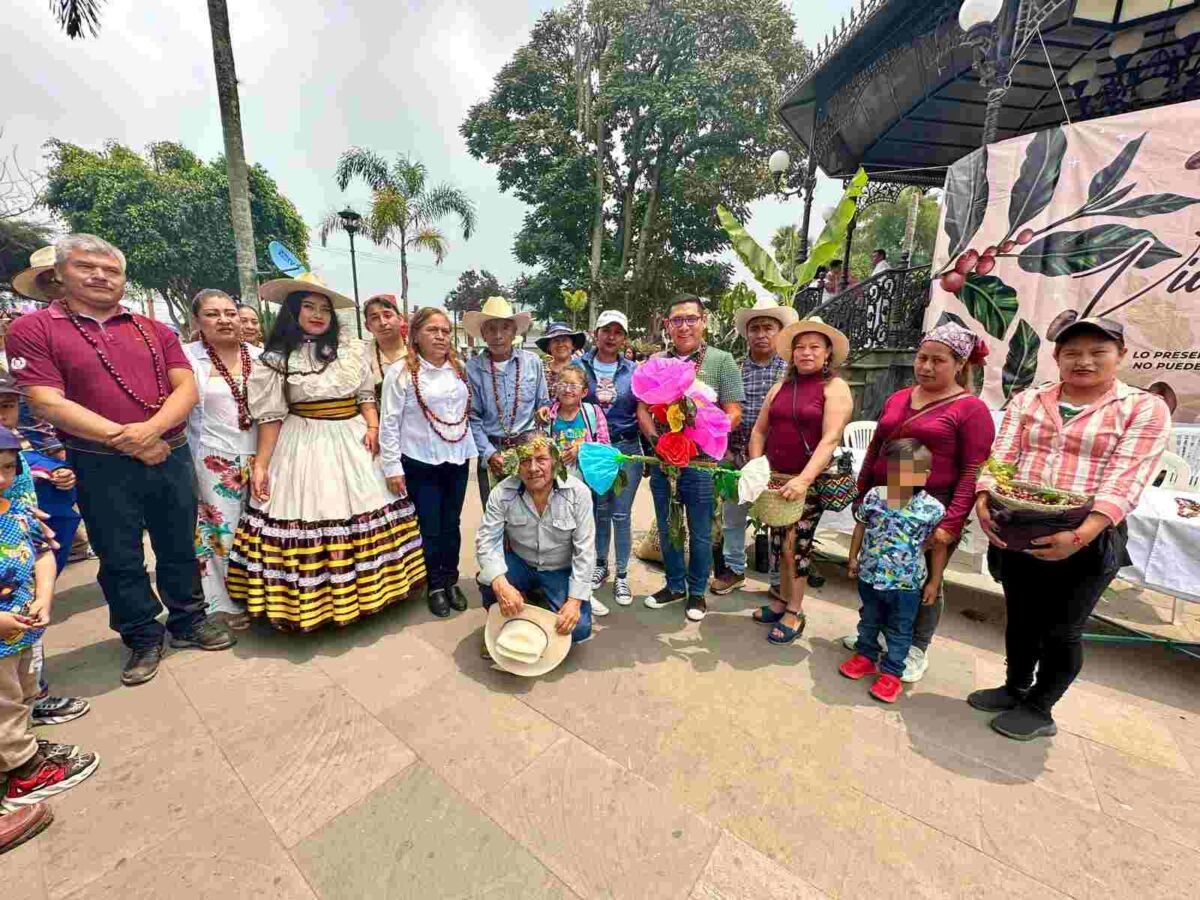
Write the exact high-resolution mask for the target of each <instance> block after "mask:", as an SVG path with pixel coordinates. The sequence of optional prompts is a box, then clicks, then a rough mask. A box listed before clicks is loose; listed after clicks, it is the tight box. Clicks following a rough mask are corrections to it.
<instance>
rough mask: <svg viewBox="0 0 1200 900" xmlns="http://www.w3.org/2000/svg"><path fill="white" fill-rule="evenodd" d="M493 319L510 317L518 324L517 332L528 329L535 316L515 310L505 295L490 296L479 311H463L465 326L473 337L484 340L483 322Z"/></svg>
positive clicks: (509, 318)
mask: <svg viewBox="0 0 1200 900" xmlns="http://www.w3.org/2000/svg"><path fill="white" fill-rule="evenodd" d="M492 319H508V320H509V321H510V322H512V323H513V324H514V325H516V326H517V334H524V333H525V332H526V331H528V330H529V324H530V322H532V321H533V317H532V316H531V315H530V314H529V313H527V312H520V313H519V312H513V308H512V304H511V303H509V302H508V301H507V300H506V299H504V298H503V297H488V298H487V299H486V300H485V301H483V306H482V307H480V308H479V311H478V312H476V311H475V310H472V311H470V312H466V313H463V318H462V322H463V328H464V329H466V332H467V334H469V335H470V336H471V337H474V338H479V339H480V340H483V334H482V330H483V323H484V322H490V321H491V320H492Z"/></svg>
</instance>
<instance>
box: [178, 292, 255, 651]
mask: <svg viewBox="0 0 1200 900" xmlns="http://www.w3.org/2000/svg"><path fill="white" fill-rule="evenodd" d="M192 325H193V327H194V328H195V329H196V331H197V333H198V334H199V336H200V339H199V340H197V341H195V342H194V343H191V344H187V345H185V346H184V348H183V350H184V352H185V353H186V354H187V356H188V359H189V360H190V361H191V363H192V371H193V372H194V373H195V375H196V388H197V390H198V391H199V394H200V400H199V401H198V402H197V403H196V405H195V406H193V407H192V411H191V413H190V414H189V415H188V443H189V445H190V446H191V448H192V465H193V467H194V468H195V470H196V499H197V500H198V501H199V504H198V506H197V515H196V559H198V560H199V562H200V580H201V581H202V582H203V584H204V600H205V602H206V603H207V604H208V614H209V616H210V617H211V618H213V619H216V620H217V621H219V622H221V623H222V624H224V625H225V626H226V627H228V628H231V629H233V630H234V631H242V630H244V629H246V628H248V627H250V619H249V617H248V616H247V615H246V610H245V608H244V607H243V606H241V605H240V604H237V603H234V601H233V600H232V599H230V597H229V592H228V590H226V588H225V579H226V576H227V575H228V572H229V550H230V548H231V547H232V546H233V533H234V529H236V528H237V525H238V522H239V521H240V519H241V517H242V513H243V512H244V511H245V508H246V495H247V494H248V493H249V488H250V462H251V460H253V459H254V449H255V441H256V438H257V434H258V433H257V429H255V427H254V421H253V419H251V418H250V405H249V399H248V391H247V385H248V384H249V382H250V373H251V371H252V370H253V368H254V361H255V360H257V359H258V357H259V354H260V353H262V351H261V350H259V349H258V348H257V347H253V346H251V345H250V344H249V343H247V342H246V341H243V340H242V334H243V332H242V323H241V321H240V319H239V313H238V307H237V304H236V303H234V302H233V299H232V298H231V297H230V296H229V295H228V294H226V293H225V292H224V291H218V290H203V291H200V292H199V293H198V294H196V296H195V298H193V300H192Z"/></svg>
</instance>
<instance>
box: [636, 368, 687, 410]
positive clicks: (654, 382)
mask: <svg viewBox="0 0 1200 900" xmlns="http://www.w3.org/2000/svg"><path fill="white" fill-rule="evenodd" d="M695 380H696V367H695V366H694V365H693V364H692V363H690V362H688V361H687V360H685V359H662V358H651V359H648V360H646V361H645V362H644V363H642V364H641V365H640V366H638V367H637V371H635V372H634V373H633V394H634V396H635V397H637V398H638V399H639V400H641V401H642V402H643V403H648V404H650V405H654V404H656V403H674V402H675V401H676V400H678V399H679V398H680V397H682V396H683V395H684V393H686V392H687V390H688V388H690V387H691V386H692V383H693V382H694V381H695Z"/></svg>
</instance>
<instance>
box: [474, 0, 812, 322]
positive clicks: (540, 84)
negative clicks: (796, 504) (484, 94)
mask: <svg viewBox="0 0 1200 900" xmlns="http://www.w3.org/2000/svg"><path fill="white" fill-rule="evenodd" d="M793 32H794V22H793V20H792V18H791V15H790V14H789V13H788V11H787V9H786V8H785V6H784V4H783V3H782V2H780V0H573V2H571V3H569V4H568V5H567V6H566V7H564V8H562V9H558V10H553V11H551V12H548V13H546V14H545V15H543V16H542V18H541V19H540V20H538V22H537V24H536V25H535V26H534V28H533V31H532V33H531V34H530V38H529V41H528V42H527V43H526V44H525V45H524V46H523V47H521V48H520V49H519V50H517V52H516V54H515V55H514V56H513V58H512V59H511V60H510V61H509V62H508V63H507V64H506V65H505V66H504V67H503V69H502V70H501V71H500V73H499V74H498V75H497V76H496V79H495V83H494V87H493V89H492V93H491V95H490V96H489V97H488V98H487V99H486V100H485V101H483V102H481V103H479V104H477V105H476V106H474V107H472V108H471V110H470V111H469V113H468V115H467V118H466V120H465V121H464V122H463V124H462V127H461V129H460V130H461V131H462V134H463V136H464V137H465V138H466V140H467V146H468V149H469V150H470V152H471V154H472V155H473V156H475V157H477V158H480V159H484V160H486V161H488V162H490V163H493V164H494V165H496V166H497V167H498V173H497V177H498V179H499V183H500V186H501V188H502V189H504V190H506V191H512V192H513V193H514V194H515V195H516V196H517V197H519V198H520V199H521V200H523V201H525V202H526V203H528V204H529V205H530V206H531V207H532V209H531V211H530V212H529V213H528V214H527V215H526V217H525V221H524V223H523V226H522V228H521V230H520V232H519V233H518V235H517V238H516V242H515V245H514V253H515V255H516V257H517V258H518V259H519V260H520V261H521V262H522V263H524V264H526V265H529V266H533V267H536V268H537V269H538V273H537V275H535V276H534V277H533V278H532V279H531V282H530V284H531V286H536V287H537V300H538V305H539V306H540V305H542V304H543V303H544V304H545V305H546V306H548V307H550V308H554V303H555V301H556V300H557V302H558V304H559V306H558V308H559V309H561V294H560V293H559V291H560V289H561V288H563V287H569V288H581V287H582V288H586V289H587V290H588V293H589V295H590V297H591V299H592V305H591V310H590V313H591V316H592V321H594V316H595V314H596V312H597V310H598V309H600V308H603V307H604V306H606V305H613V304H618V305H624V306H625V307H626V308H627V309H628V310H629V312H630V313H631V314H634V315H641V314H642V313H644V312H645V311H646V310H647V309H649V308H652V307H655V306H658V305H661V302H662V301H663V300H664V299H665V298H666V297H667V296H669V295H670V294H672V293H676V292H678V291H681V290H693V291H696V292H697V293H701V294H704V295H708V296H713V295H716V294H719V293H720V292H721V291H722V290H723V289H724V288H725V287H726V286H727V284H728V278H729V270H728V268H727V267H724V266H721V265H719V264H716V263H713V262H712V261H711V259H707V257H711V255H712V254H714V253H716V252H717V251H719V250H721V249H722V248H723V247H724V246H725V244H726V243H727V238H726V236H725V233H724V232H723V231H722V230H721V228H720V227H719V225H718V224H717V220H716V216H715V213H714V210H715V208H716V206H717V204H718V203H724V204H725V205H726V206H727V207H729V208H730V209H733V210H735V211H738V212H739V213H741V214H743V215H744V213H745V211H746V210H745V207H746V204H747V203H748V202H749V201H750V200H753V199H754V198H756V197H759V196H762V195H763V194H766V193H768V192H769V191H770V190H771V184H770V179H769V175H768V172H767V170H766V165H765V160H766V158H767V156H768V155H769V154H770V152H771V151H773V150H776V149H778V148H779V147H781V146H784V145H785V144H787V143H789V140H788V138H787V136H786V134H785V132H784V131H783V129H782V127H781V126H780V124H779V121H778V118H777V116H776V115H775V110H776V108H777V105H778V101H779V98H780V96H781V93H782V91H783V90H784V89H785V88H786V87H787V86H788V85H789V84H790V83H791V82H792V81H794V80H795V78H796V77H797V75H798V74H799V72H800V70H801V67H802V65H803V63H804V59H805V51H804V49H803V47H802V45H801V44H800V43H799V41H798V40H796V38H795V37H794V34H793ZM627 275H628V276H629V277H628V278H627V277H626V276H627Z"/></svg>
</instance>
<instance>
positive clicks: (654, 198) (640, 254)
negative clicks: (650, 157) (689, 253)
mask: <svg viewBox="0 0 1200 900" xmlns="http://www.w3.org/2000/svg"><path fill="white" fill-rule="evenodd" d="M661 174H662V163H661V162H656V163H655V164H654V168H653V169H652V170H651V171H650V179H649V180H650V196H649V197H648V198H647V200H646V214H645V215H644V216H642V233H641V234H639V235H638V250H637V262H636V263H635V264H634V269H633V282H634V284H635V285H641V283H642V279H643V278H644V277H645V273H646V259H647V257H648V256H649V253H650V239H651V232H653V231H654V226H655V224H657V222H658V180H659V178H660V177H661Z"/></svg>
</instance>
